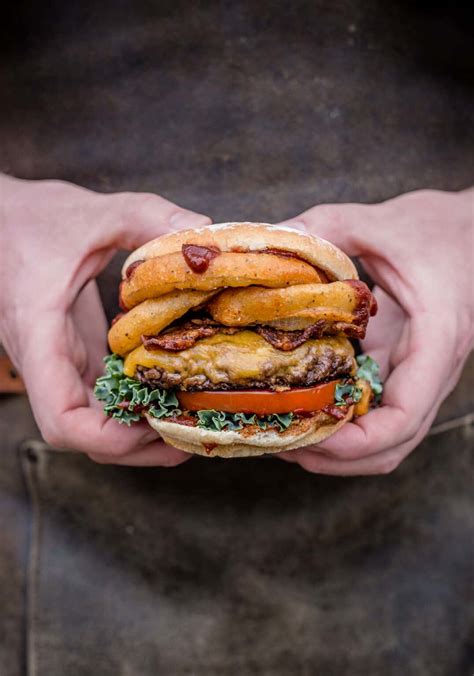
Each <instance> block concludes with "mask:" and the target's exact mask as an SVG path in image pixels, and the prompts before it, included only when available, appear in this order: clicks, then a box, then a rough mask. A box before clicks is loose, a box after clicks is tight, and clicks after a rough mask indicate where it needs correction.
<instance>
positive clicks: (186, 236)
mask: <svg viewBox="0 0 474 676" xmlns="http://www.w3.org/2000/svg"><path fill="white" fill-rule="evenodd" d="M183 244H196V245H199V246H217V247H219V249H220V250H221V251H232V250H236V249H237V250H240V249H241V250H243V251H261V250H263V249H283V250H285V251H291V252H292V253H295V254H297V255H298V256H299V257H300V258H302V259H304V260H306V261H308V262H309V263H311V264H312V265H314V266H316V267H318V268H320V269H321V270H323V271H324V272H325V273H327V274H328V276H329V277H330V278H331V279H332V280H336V281H337V280H343V279H358V274H357V270H356V268H355V267H354V265H353V263H352V261H351V260H350V258H348V257H347V256H346V255H345V254H344V253H343V252H342V251H341V250H340V249H338V248H337V247H336V246H335V245H334V244H331V243H330V242H328V241H327V240H325V239H321V237H317V236H316V235H309V234H307V233H305V232H302V231H300V230H296V229H294V228H289V227H288V226H284V225H270V224H268V223H216V224H213V225H207V226H205V227H203V228H198V229H196V230H181V231H178V232H170V233H168V234H166V235H162V236H161V237H157V238H156V239H153V240H151V241H150V242H147V243H146V244H143V246H141V247H139V248H138V249H136V250H135V251H133V252H132V253H131V254H130V256H129V257H128V258H127V260H126V261H125V263H124V265H123V268H122V278H123V279H125V277H126V274H125V273H126V270H127V268H128V267H129V266H130V265H131V264H132V263H134V262H135V261H143V260H148V259H149V258H155V257H156V256H164V255H165V254H171V253H176V252H178V251H181V247H182V245H183Z"/></svg>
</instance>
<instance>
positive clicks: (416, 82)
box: [0, 0, 474, 676]
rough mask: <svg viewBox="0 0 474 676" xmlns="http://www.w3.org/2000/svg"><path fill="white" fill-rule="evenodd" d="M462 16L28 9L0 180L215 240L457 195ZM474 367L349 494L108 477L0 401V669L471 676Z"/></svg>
mask: <svg viewBox="0 0 474 676" xmlns="http://www.w3.org/2000/svg"><path fill="white" fill-rule="evenodd" d="M462 11H463V10H461V9H458V10H453V11H452V12H451V13H449V12H447V11H446V10H441V9H439V8H434V9H430V12H429V13H428V12H426V11H422V9H420V8H416V7H411V6H408V5H404V4H400V5H398V4H393V3H392V4H389V5H387V4H386V3H369V4H366V5H364V4H363V3H362V4H361V3H357V2H355V0H349V1H348V2H345V3H336V4H334V6H333V5H331V3H329V4H328V3H325V2H322V1H320V0H317V1H316V2H309V1H307V2H304V1H299V0H298V1H297V2H294V3H289V4H288V3H281V6H278V3H273V2H270V0H261V1H260V2H240V1H236V2H216V1H213V2H209V3H190V2H185V1H184V0H183V1H178V2H176V1H175V2H171V1H165V2H159V3H149V2H145V1H144V0H138V1H137V2H133V3H131V2H130V3H129V2H120V3H107V2H105V3H99V2H97V3H94V2H87V3H60V4H57V3H56V6H55V9H54V11H53V10H52V9H51V8H49V9H48V8H47V7H46V6H36V7H32V6H31V7H30V6H28V5H26V6H24V7H21V8H18V14H15V15H14V16H13V15H12V16H11V17H7V18H6V21H4V22H3V26H2V27H0V35H1V38H2V51H3V57H2V60H1V64H0V86H1V96H2V99H3V103H2V110H1V111H0V148H1V152H0V170H2V171H5V172H9V173H11V174H13V175H17V176H19V177H23V178H33V179H39V178H50V177H51V178H53V177H54V178H61V179H66V180H70V181H73V182H76V183H79V184H81V185H85V186H87V187H90V188H93V189H96V190H101V191H115V190H142V191H153V192H158V193H159V194H161V195H163V196H164V197H167V198H168V199H171V200H174V201H176V202H178V203H179V204H180V205H182V206H185V207H188V208H191V209H195V210H198V211H201V212H203V213H207V214H209V215H210V216H211V217H212V218H213V219H214V220H215V221H226V220H245V219H250V220H262V221H270V222H271V221H275V220H281V219H284V218H287V217H289V216H291V215H296V214H298V213H299V212H301V211H303V210H304V209H306V208H308V207H310V206H312V205H314V204H316V203H318V202H331V201H334V202H342V201H352V200H354V201H362V202H364V201H377V200H381V199H385V198H388V197H390V196H393V195H395V194H398V193H401V192H405V191H408V190H412V189H415V188H418V187H426V186H429V187H438V188H443V189H459V188H462V187H465V186H467V185H468V184H469V182H470V181H471V180H472V172H471V167H470V166H469V159H468V158H469V155H470V153H469V148H470V147H471V149H472V144H471V146H469V135H468V125H467V122H468V120H467V111H468V110H469V107H470V105H472V99H471V94H470V89H469V82H468V71H467V69H466V59H467V58H468V56H469V55H470V47H469V44H470V43H469V37H470V36H469V33H468V24H467V23H466V22H465V21H464V15H463V14H462ZM122 258H123V257H122ZM120 260H121V259H120V257H118V258H117V259H116V260H115V261H114V262H113V263H112V264H111V266H110V267H109V268H108V269H107V270H106V271H105V272H104V273H103V275H102V276H101V278H100V280H99V282H100V289H101V293H102V297H103V300H104V304H105V306H106V309H107V312H108V315H109V317H111V316H113V314H114V313H115V312H116V309H117V308H116V304H117V299H116V296H117V282H118V278H119V275H118V269H119V263H120ZM473 374H474V362H473V361H472V360H471V362H470V363H469V364H468V366H467V368H466V371H465V374H464V376H463V379H462V380H461V382H460V383H459V385H458V387H457V389H456V391H455V393H454V394H453V395H452V396H451V397H450V399H449V400H448V401H447V402H446V403H445V404H444V406H443V408H442V410H441V412H440V415H439V419H438V421H441V423H442V422H443V421H450V420H454V422H453V423H450V424H441V425H439V424H438V427H436V428H435V429H434V433H433V434H432V435H431V436H429V437H428V438H427V439H426V440H425V441H424V442H423V443H422V444H421V445H420V447H419V448H418V449H417V450H416V452H415V453H413V454H412V456H411V457H409V458H408V459H407V460H406V461H405V462H404V463H403V464H402V466H401V467H400V468H399V469H398V470H397V471H396V472H395V473H394V474H391V475H387V476H381V477H363V478H351V479H348V478H335V477H325V476H318V475H311V474H308V473H306V472H305V471H304V470H302V469H300V468H298V467H296V466H294V465H288V464H286V463H284V462H281V461H280V460H278V459H277V458H256V459H241V460H234V461H229V460H218V459H212V460H211V459H207V458H193V459H192V460H191V461H190V462H188V463H185V464H184V465H182V466H179V467H176V468H173V469H166V468H156V469H155V468H152V469H150V468H145V469H134V468H126V467H114V466H106V465H96V464H94V463H93V462H91V461H90V460H88V459H87V458H86V457H83V456H81V455H77V454H73V453H63V454H61V453H57V452H55V451H53V450H51V449H50V448H48V446H47V445H46V444H44V443H43V442H42V440H41V438H40V435H39V433H38V431H37V429H36V427H35V424H34V421H33V418H32V415H31V412H30V410H29V407H28V402H27V399H26V397H25V396H24V395H23V396H22V395H13V394H12V395H8V396H2V398H1V399H0V420H1V428H0V432H1V435H0V443H1V452H0V675H1V676H20V675H23V674H27V675H28V676H64V675H66V674H67V676H90V675H91V674H94V675H97V676H142V675H143V676H155V675H157V674H159V675H161V674H163V675H165V676H167V675H168V674H170V675H172V676H174V675H180V674H183V675H184V674H186V675H187V674H192V675H196V676H212V675H214V674H215V675H216V676H222V675H226V674H229V675H233V674H236V675H239V676H240V675H241V674H272V675H273V674H276V675H279V674H282V675H286V674H291V675H293V674H303V675H308V676H312V675H313V674H321V675H324V676H326V675H328V676H330V675H332V674H334V675H337V676H339V675H342V674H351V676H358V675H359V674H361V675H362V674H363V675H364V676H365V675H367V674H369V675H372V674H374V675H376V676H378V675H379V674H385V675H386V676H391V675H393V676H399V675H400V674H414V675H416V676H419V675H420V674H421V675H424V674H427V675H428V674H429V676H437V675H440V676H441V675H443V676H444V675H447V674H468V673H471V672H472V669H473V665H474V652H473V643H472V636H473V629H474V626H473V625H474V603H473V588H472V582H473V576H472V562H473V561H474V493H473V491H472V464H471V463H472V459H471V458H472V440H473V435H472V417H471V418H469V417H468V416H467V417H466V415H465V414H468V413H469V412H470V411H472V410H474V394H473V388H472V377H473ZM420 396H422V393H421V394H420Z"/></svg>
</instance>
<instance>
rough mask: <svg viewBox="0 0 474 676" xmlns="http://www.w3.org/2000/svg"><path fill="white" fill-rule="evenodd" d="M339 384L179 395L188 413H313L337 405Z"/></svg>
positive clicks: (332, 382) (177, 394)
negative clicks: (335, 392) (335, 399)
mask: <svg viewBox="0 0 474 676" xmlns="http://www.w3.org/2000/svg"><path fill="white" fill-rule="evenodd" d="M338 382H339V381H338V380H333V381H331V382H330V383H323V384H322V385H316V387H302V388H294V389H291V390H285V391H284V392H272V391H271V390H234V391H232V390H231V391H220V390H218V391H214V392H212V391H210V390H205V391H203V392H176V396H177V397H178V401H179V403H180V406H181V407H182V408H183V409H186V410H188V411H202V410H206V409H215V410H216V411H225V412H226V413H256V414H257V415H270V414H272V413H290V412H295V411H296V412H297V413H301V414H304V413H312V412H314V411H320V410H321V409H322V408H324V407H325V406H329V405H331V404H334V391H335V389H336V385H337V383H338Z"/></svg>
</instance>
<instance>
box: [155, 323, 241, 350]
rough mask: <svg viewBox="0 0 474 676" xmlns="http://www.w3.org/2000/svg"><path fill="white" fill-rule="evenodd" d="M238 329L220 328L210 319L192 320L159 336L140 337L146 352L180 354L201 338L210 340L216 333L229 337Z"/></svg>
mask: <svg viewBox="0 0 474 676" xmlns="http://www.w3.org/2000/svg"><path fill="white" fill-rule="evenodd" d="M239 330H240V329H237V328H230V327H227V326H220V325H219V324H216V322H213V321H212V320H211V319H202V320H193V321H190V322H186V323H185V324H182V326H178V327H176V328H175V329H172V330H171V331H168V332H166V333H162V334H160V335H159V336H142V342H143V345H144V346H145V349H146V350H150V351H153V350H169V351H170V352H180V351H181V350H187V349H188V348H190V347H192V346H193V345H195V344H196V343H197V341H198V340H202V338H210V336H214V335H215V334H216V333H225V334H226V335H228V336H230V335H232V334H233V333H237V331H239Z"/></svg>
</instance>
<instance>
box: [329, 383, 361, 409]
mask: <svg viewBox="0 0 474 676" xmlns="http://www.w3.org/2000/svg"><path fill="white" fill-rule="evenodd" d="M361 396H362V389H361V388H360V387H357V385H354V384H353V383H350V382H342V383H338V384H337V385H336V391H335V396H334V403H335V405H336V406H351V405H352V404H357V402H358V401H360V398H361Z"/></svg>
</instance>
